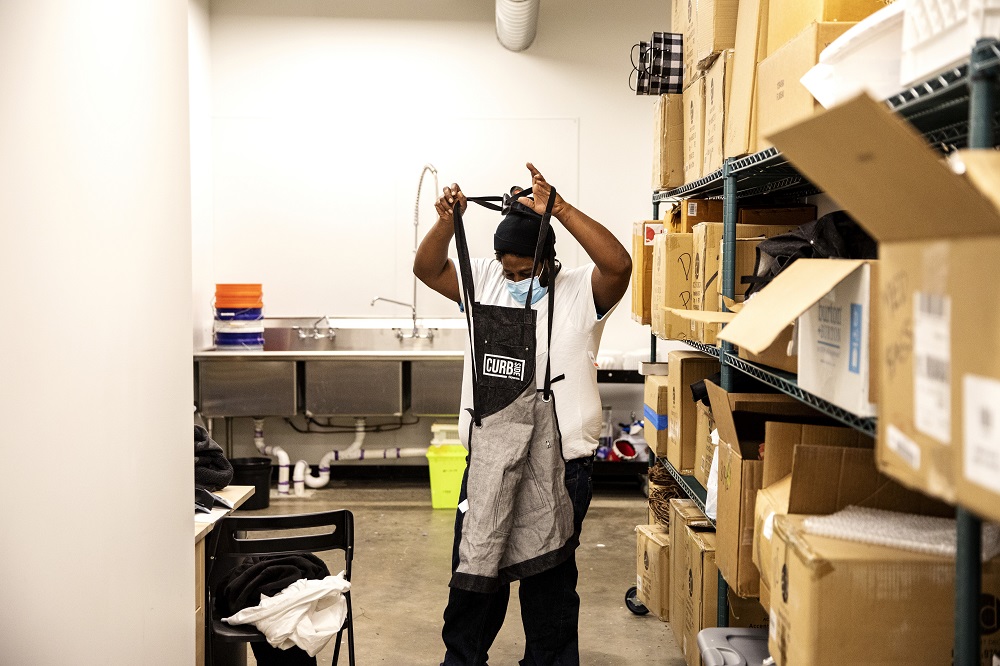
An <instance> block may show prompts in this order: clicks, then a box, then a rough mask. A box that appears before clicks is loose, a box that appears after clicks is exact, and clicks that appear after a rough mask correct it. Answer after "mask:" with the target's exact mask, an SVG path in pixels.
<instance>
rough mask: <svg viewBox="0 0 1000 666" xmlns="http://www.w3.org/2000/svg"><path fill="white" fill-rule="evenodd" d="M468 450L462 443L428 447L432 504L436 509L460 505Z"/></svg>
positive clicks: (452, 507)
mask: <svg viewBox="0 0 1000 666" xmlns="http://www.w3.org/2000/svg"><path fill="white" fill-rule="evenodd" d="M466 454H467V452H466V450H465V447H464V446H462V444H461V443H456V444H442V445H440V446H435V445H433V444H432V445H431V446H429V447H427V464H428V466H429V467H430V472H431V506H432V507H434V508H435V509H454V508H456V507H458V495H459V493H461V492H462V476H463V475H464V474H465V456H466Z"/></svg>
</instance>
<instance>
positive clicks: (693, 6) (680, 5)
mask: <svg viewBox="0 0 1000 666" xmlns="http://www.w3.org/2000/svg"><path fill="white" fill-rule="evenodd" d="M697 12H698V0H677V1H676V2H674V3H673V10H672V19H671V20H672V22H671V24H670V25H671V26H672V28H671V30H673V31H674V32H679V33H682V34H683V36H684V88H685V89H687V87H688V86H690V85H691V83H692V82H694V80H695V78H696V77H697V76H698V34H697V33H698V18H697V17H698V13H697Z"/></svg>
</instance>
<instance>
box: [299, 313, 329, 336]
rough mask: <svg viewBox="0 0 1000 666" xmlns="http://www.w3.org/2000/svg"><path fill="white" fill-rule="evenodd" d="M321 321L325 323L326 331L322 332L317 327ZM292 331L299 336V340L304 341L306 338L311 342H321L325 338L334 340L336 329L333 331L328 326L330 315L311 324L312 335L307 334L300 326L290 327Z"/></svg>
mask: <svg viewBox="0 0 1000 666" xmlns="http://www.w3.org/2000/svg"><path fill="white" fill-rule="evenodd" d="M323 321H325V322H326V330H323V329H321V328H320V327H319V325H320V322H323ZM292 330H293V331H296V332H297V333H298V334H299V340H305V339H307V338H312V339H313V340H323V339H325V338H329V339H331V340H333V339H334V338H336V337H337V329H335V328H334V327H333V326H332V325H331V324H330V315H326V316H324V317H320V318H319V319H317V320H316V321H314V322H313V324H312V333H309V332H308V331H307V330H306V329H304V328H302V327H301V326H292Z"/></svg>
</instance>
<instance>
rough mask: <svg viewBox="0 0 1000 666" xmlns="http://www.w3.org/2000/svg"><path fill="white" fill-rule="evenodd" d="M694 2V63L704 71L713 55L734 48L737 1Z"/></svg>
mask: <svg viewBox="0 0 1000 666" xmlns="http://www.w3.org/2000/svg"><path fill="white" fill-rule="evenodd" d="M696 1H697V5H698V8H697V10H696V15H697V21H698V26H697V28H696V34H695V47H696V48H695V61H696V62H697V66H698V68H699V69H704V68H706V67H708V66H709V65H710V64H711V62H712V58H713V57H714V56H715V55H717V54H719V53H721V52H723V51H726V50H727V49H732V48H733V47H734V46H736V17H737V11H738V10H739V0H696Z"/></svg>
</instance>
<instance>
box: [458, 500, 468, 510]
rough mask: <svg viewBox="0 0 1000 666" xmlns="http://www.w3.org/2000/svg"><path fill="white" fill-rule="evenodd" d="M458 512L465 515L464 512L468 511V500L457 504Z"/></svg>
mask: <svg viewBox="0 0 1000 666" xmlns="http://www.w3.org/2000/svg"><path fill="white" fill-rule="evenodd" d="M458 510H459V511H461V512H462V513H465V512H466V511H468V510H469V500H468V499H464V500H462V501H461V502H459V504H458Z"/></svg>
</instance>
